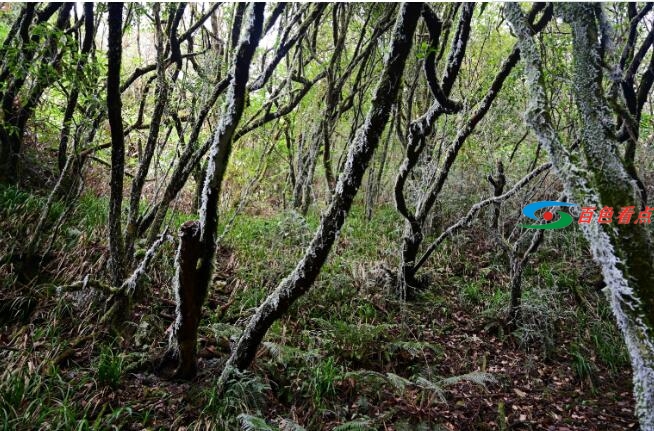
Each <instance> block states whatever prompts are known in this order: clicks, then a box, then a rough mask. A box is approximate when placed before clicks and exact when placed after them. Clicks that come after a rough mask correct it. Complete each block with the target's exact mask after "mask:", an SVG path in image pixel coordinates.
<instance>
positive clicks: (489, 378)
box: [441, 371, 497, 389]
mask: <svg viewBox="0 0 654 431" xmlns="http://www.w3.org/2000/svg"><path fill="white" fill-rule="evenodd" d="M463 381H466V382H472V383H474V384H477V385H479V386H482V387H483V388H484V389H485V388H486V384H487V383H497V379H496V378H495V376H493V375H492V374H491V373H484V372H481V371H473V372H471V373H467V374H462V375H460V376H453V377H448V378H446V379H443V380H441V383H442V384H443V385H445V386H449V385H454V384H456V383H459V382H463Z"/></svg>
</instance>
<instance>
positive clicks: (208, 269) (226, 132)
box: [164, 3, 265, 378]
mask: <svg viewBox="0 0 654 431" xmlns="http://www.w3.org/2000/svg"><path fill="white" fill-rule="evenodd" d="M264 7H265V4H264V3H252V4H251V5H250V9H251V10H250V18H249V19H248V20H247V21H246V22H247V23H248V26H247V28H246V30H245V33H244V34H243V35H242V37H241V39H240V40H239V44H238V48H237V50H236V52H235V54H234V57H233V63H232V67H231V73H230V76H231V77H232V78H231V82H230V84H229V89H228V93H227V102H226V106H225V109H224V112H225V114H224V116H223V117H222V119H221V121H220V125H219V127H218V129H217V130H216V134H215V136H214V138H213V142H212V145H211V150H210V153H209V161H208V166H207V176H206V180H205V182H204V189H203V192H202V207H201V208H200V221H199V222H192V223H188V222H187V223H186V224H185V225H184V229H182V230H181V234H182V243H181V244H180V248H179V252H178V257H177V262H178V265H177V268H176V275H175V279H176V285H175V289H176V291H177V292H178V293H179V295H178V296H177V311H176V318H175V322H176V323H175V327H176V329H173V334H172V335H171V337H170V340H169V343H170V344H169V347H168V352H167V353H166V354H165V355H164V359H165V360H164V365H165V366H166V367H171V366H172V367H174V369H175V370H176V371H175V373H174V376H175V377H178V378H190V377H192V376H193V375H194V374H195V368H196V361H195V345H196V341H197V329H198V324H199V321H200V318H201V315H202V313H201V312H202V304H203V303H204V300H205V298H206V296H207V292H208V290H209V282H210V280H211V273H212V270H213V260H214V258H215V252H216V230H217V227H218V199H219V196H220V191H221V187H222V181H223V177H224V175H225V170H226V169H227V163H228V161H229V156H230V153H231V149H232V139H233V137H234V132H235V130H236V127H237V125H238V123H239V121H240V119H241V115H242V113H243V109H244V107H245V96H246V90H247V89H246V86H247V82H248V77H249V70H250V64H251V62H252V57H253V55H254V51H255V50H256V48H257V45H258V43H259V39H260V37H261V30H262V27H263V10H264Z"/></svg>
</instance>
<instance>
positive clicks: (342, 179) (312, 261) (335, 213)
mask: <svg viewBox="0 0 654 431" xmlns="http://www.w3.org/2000/svg"><path fill="white" fill-rule="evenodd" d="M421 8H422V5H421V4H416V3H406V4H404V5H403V6H402V8H401V10H400V13H399V15H398V17H397V20H396V23H395V29H394V31H393V40H392V42H391V49H390V52H389V55H388V57H387V61H386V64H385V66H384V70H383V72H382V75H381V76H380V81H379V85H378V87H377V89H376V91H375V94H374V96H373V99H372V102H371V106H370V110H369V111H368V116H367V118H366V121H365V123H364V126H363V127H362V128H361V129H359V133H358V134H357V135H356V137H355V139H354V140H353V141H352V142H351V143H350V146H349V153H348V158H347V162H346V164H345V168H344V170H343V172H342V173H341V175H340V176H339V180H338V183H337V185H336V188H335V190H334V194H333V195H332V199H331V204H330V206H329V208H328V209H327V211H326V213H325V214H324V215H323V217H322V218H321V221H320V226H319V228H318V230H317V231H316V233H315V235H314V238H313V240H312V241H311V244H310V246H309V248H308V249H307V251H306V253H305V255H304V257H303V258H302V260H300V262H299V263H298V264H297V266H296V267H295V269H294V270H293V272H292V273H291V274H290V275H289V276H288V277H286V278H285V279H284V280H283V281H282V282H281V283H280V284H279V285H278V286H277V288H276V289H275V290H274V292H273V293H272V294H271V295H269V296H268V297H267V298H266V300H265V301H264V302H263V303H262V304H261V305H260V306H259V308H258V309H257V312H256V313H255V315H254V316H253V317H252V318H251V319H250V322H249V323H248V325H247V327H246V328H245V330H244V332H243V335H242V336H241V338H240V339H239V341H238V344H237V345H236V348H235V349H234V350H233V352H232V354H231V355H230V357H229V359H228V361H227V364H226V365H225V368H224V370H223V373H222V375H221V377H220V382H221V383H222V384H223V385H224V384H225V383H226V382H227V381H228V380H229V378H230V377H231V375H232V373H233V371H234V369H235V368H237V369H241V370H242V369H245V368H247V367H248V366H249V365H250V363H251V362H252V360H253V359H254V356H255V354H256V351H257V348H258V346H259V344H260V342H261V340H262V339H263V337H264V335H265V334H266V332H267V331H268V329H269V328H270V326H271V325H272V324H273V322H274V321H275V320H276V319H277V318H279V317H280V316H282V315H283V314H284V313H285V312H286V311H287V310H288V308H289V307H290V306H291V305H292V304H293V302H295V300H297V299H298V298H299V297H300V296H301V295H302V294H304V293H305V292H306V291H307V290H308V289H309V288H310V287H311V285H312V284H313V282H314V280H315V279H316V277H317V276H318V274H319V272H320V269H321V268H322V266H323V264H324V262H325V260H326V259H327V256H328V254H329V251H330V249H331V247H332V245H333V243H334V241H335V239H336V237H337V235H338V232H339V230H340V228H341V227H342V225H343V223H344V221H345V217H346V215H347V212H348V211H349V209H350V206H351V205H352V201H353V200H354V196H355V195H356V192H357V191H358V189H359V186H360V185H361V180H362V178H363V175H364V173H365V171H366V168H367V166H368V163H369V162H370V158H371V157H372V155H373V153H374V151H375V148H376V147H377V144H378V143H379V140H380V136H381V134H382V133H383V130H384V126H385V124H386V122H387V120H388V117H389V112H390V108H391V105H392V104H393V102H394V101H395V98H396V96H397V92H398V88H399V86H400V81H401V77H402V74H403V71H404V65H405V62H406V58H407V56H408V55H409V52H410V51H411V44H412V40H413V33H414V31H415V28H416V24H417V21H418V17H419V14H420V10H421Z"/></svg>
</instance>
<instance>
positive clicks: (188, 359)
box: [158, 221, 206, 379]
mask: <svg viewBox="0 0 654 431" xmlns="http://www.w3.org/2000/svg"><path fill="white" fill-rule="evenodd" d="M179 238H180V242H179V247H178V249H177V255H176V257H175V279H174V282H173V290H174V292H175V302H176V304H177V306H176V309H175V322H174V323H173V326H172V331H171V333H170V337H169V340H168V350H167V351H166V352H165V353H164V355H163V357H162V359H161V363H160V365H159V370H158V371H159V373H160V374H161V375H164V376H165V377H171V378H176V379H191V378H193V377H194V376H195V373H196V371H197V334H198V326H199V324H200V318H201V316H202V303H203V302H204V296H205V294H206V291H202V289H201V288H200V284H201V283H199V282H198V270H197V268H198V266H199V263H198V260H199V259H200V256H201V247H200V222H198V221H187V222H186V223H184V224H183V225H182V226H181V228H180V230H179Z"/></svg>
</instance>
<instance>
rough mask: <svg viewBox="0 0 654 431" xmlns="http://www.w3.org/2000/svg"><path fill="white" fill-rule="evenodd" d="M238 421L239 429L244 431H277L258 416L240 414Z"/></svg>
mask: <svg viewBox="0 0 654 431" xmlns="http://www.w3.org/2000/svg"><path fill="white" fill-rule="evenodd" d="M238 420H239V421H241V428H242V429H243V430H244V431H279V429H278V428H273V427H272V426H270V425H268V423H267V422H266V420H265V419H263V418H260V417H258V416H252V415H248V414H245V413H241V414H240V415H238Z"/></svg>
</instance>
